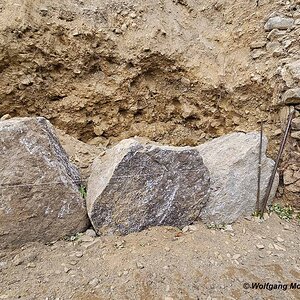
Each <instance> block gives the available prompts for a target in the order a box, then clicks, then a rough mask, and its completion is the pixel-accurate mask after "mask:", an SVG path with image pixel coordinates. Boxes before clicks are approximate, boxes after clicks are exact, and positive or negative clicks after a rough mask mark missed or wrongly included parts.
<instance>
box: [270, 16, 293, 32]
mask: <svg viewBox="0 0 300 300" xmlns="http://www.w3.org/2000/svg"><path fill="white" fill-rule="evenodd" d="M293 24H294V19H293V18H286V17H279V16H277V17H272V18H270V19H269V20H268V21H267V22H266V24H265V30H266V31H271V30H272V29H281V30H282V29H289V28H290V27H292V26H293Z"/></svg>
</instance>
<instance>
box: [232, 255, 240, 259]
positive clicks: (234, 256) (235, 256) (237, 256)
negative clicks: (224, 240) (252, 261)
mask: <svg viewBox="0 0 300 300" xmlns="http://www.w3.org/2000/svg"><path fill="white" fill-rule="evenodd" d="M240 257H241V255H240V254H234V255H233V256H232V258H233V259H234V260H236V259H239V258H240Z"/></svg>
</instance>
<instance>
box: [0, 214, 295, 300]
mask: <svg viewBox="0 0 300 300" xmlns="http://www.w3.org/2000/svg"><path fill="white" fill-rule="evenodd" d="M299 228H300V227H299V226H298V225H297V224H294V223H288V222H286V221H282V220H280V219H279V218H278V217H277V216H276V215H274V214H273V215H272V216H271V217H270V218H269V219H268V220H266V221H264V222H263V223H259V222H258V221H255V220H254V219H252V220H250V221H249V220H245V219H244V220H241V221H240V222H237V223H236V224H234V225H233V229H232V231H231V228H230V227H229V228H227V230H215V229H208V228H206V227H205V226H204V225H203V224H195V226H192V227H191V229H192V230H191V231H188V232H185V233H183V232H182V231H181V230H179V229H176V228H169V227H157V228H152V229H149V230H145V231H143V232H140V233H136V234H129V235H128V236H125V237H117V236H114V237H97V238H93V237H90V236H87V235H82V236H80V237H79V239H78V240H76V241H74V242H71V241H69V242H68V241H58V242H53V243H51V244H49V245H42V244H29V245H26V246H24V247H23V248H22V249H21V250H16V251H13V252H10V251H7V252H2V253H1V254H0V257H1V260H0V274H1V276H0V299H28V300H33V299H49V300H50V299H52V300H54V299H61V300H64V299H76V300H79V299H80V300H102V299H141V300H144V299H147V300H148V299H163V300H171V299H174V300H175V299H176V300H177V299H193V300H194V299H201V300H202V299H287V300H291V299H299V295H300V290H299V289H289V288H288V289H287V290H285V291H284V290H282V289H281V290H275V289H274V290H272V291H270V290H260V289H258V290H256V289H245V288H243V284H244V283H250V284H251V283H270V284H279V283H282V284H288V285H290V283H294V282H295V283H298V284H299V281H300V264H299V246H300V245H299V243H300V238H299V237H300V235H299ZM259 248H263V249H259ZM299 288H300V286H299Z"/></svg>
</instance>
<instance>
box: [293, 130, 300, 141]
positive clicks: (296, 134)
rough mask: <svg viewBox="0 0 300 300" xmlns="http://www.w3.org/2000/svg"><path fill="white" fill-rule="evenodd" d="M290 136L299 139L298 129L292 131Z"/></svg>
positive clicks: (299, 132)
mask: <svg viewBox="0 0 300 300" xmlns="http://www.w3.org/2000/svg"><path fill="white" fill-rule="evenodd" d="M291 137H292V138H293V139H296V140H300V131H294V132H292V133H291Z"/></svg>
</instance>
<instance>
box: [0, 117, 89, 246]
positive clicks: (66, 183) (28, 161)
mask: <svg viewBox="0 0 300 300" xmlns="http://www.w3.org/2000/svg"><path fill="white" fill-rule="evenodd" d="M0 174H1V178H0V248H5V247H12V248H15V247H18V246H21V245H22V244H24V243H26V242H31V241H43V242H50V241H53V240H56V239H59V238H61V237H64V236H65V235H69V234H72V233H75V232H78V231H83V230H85V229H86V228H87V225H88V224H89V221H88V217H87V213H86V207H85V203H84V199H82V197H81V196H80V193H79V191H78V181H79V180H80V175H79V173H78V171H77V169H76V168H75V167H74V166H73V165H71V164H70V163H69V161H68V157H67V155H66V153H65V151H64V150H63V149H62V147H61V146H60V143H59V141H58V139H57V137H56V135H55V133H54V130H53V127H52V126H51V124H50V123H49V122H48V121H47V120H46V119H44V118H18V119H10V120H6V121H1V122H0Z"/></svg>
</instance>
